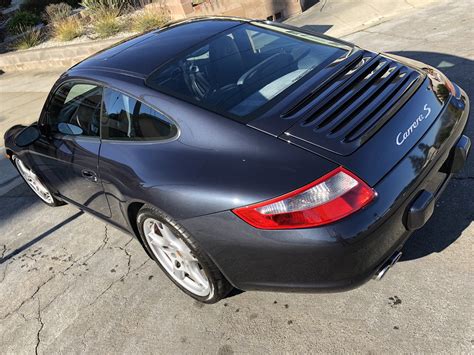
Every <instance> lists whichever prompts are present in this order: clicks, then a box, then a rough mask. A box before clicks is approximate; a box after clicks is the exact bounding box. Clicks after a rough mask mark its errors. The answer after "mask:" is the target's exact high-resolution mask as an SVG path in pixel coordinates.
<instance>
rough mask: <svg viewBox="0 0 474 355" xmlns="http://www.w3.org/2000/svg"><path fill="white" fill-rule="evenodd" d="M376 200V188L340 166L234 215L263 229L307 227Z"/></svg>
mask: <svg viewBox="0 0 474 355" xmlns="http://www.w3.org/2000/svg"><path fill="white" fill-rule="evenodd" d="M374 197H375V192H374V190H373V189H371V188H370V187H369V186H368V185H367V184H366V183H365V182H363V181H362V180H361V179H359V178H358V177H357V176H355V175H354V174H352V173H351V172H349V171H347V170H346V169H344V168H342V167H340V168H337V169H335V170H333V171H331V172H330V173H328V174H327V175H325V176H323V177H322V178H320V179H318V180H316V181H314V182H312V183H311V184H309V185H306V186H303V187H302V188H300V189H298V190H295V191H292V192H290V193H288V194H286V195H283V196H280V197H277V198H274V199H271V200H268V201H264V202H260V203H257V204H255V205H250V206H245V207H240V208H236V209H234V210H233V212H234V213H235V214H236V215H237V216H239V217H240V218H242V219H243V220H244V221H246V222H247V223H249V224H250V225H252V226H254V227H256V228H260V229H294V228H308V227H316V226H321V225H324V224H328V223H331V222H334V221H337V220H339V219H341V218H343V217H346V216H348V215H350V214H352V213H354V212H355V211H357V210H359V209H361V208H362V207H364V206H365V205H367V204H368V203H369V202H370V201H372V200H373V199H374Z"/></svg>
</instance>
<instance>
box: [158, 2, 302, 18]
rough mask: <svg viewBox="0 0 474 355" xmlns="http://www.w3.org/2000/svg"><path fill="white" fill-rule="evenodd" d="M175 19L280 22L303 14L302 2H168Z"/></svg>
mask: <svg viewBox="0 0 474 355" xmlns="http://www.w3.org/2000/svg"><path fill="white" fill-rule="evenodd" d="M166 6H167V7H168V9H169V11H170V13H171V16H172V17H173V19H180V18H184V17H193V16H204V15H222V16H238V17H247V18H255V19H272V20H280V19H284V18H288V17H290V16H292V15H295V14H298V13H300V12H301V5H300V0H167V1H166Z"/></svg>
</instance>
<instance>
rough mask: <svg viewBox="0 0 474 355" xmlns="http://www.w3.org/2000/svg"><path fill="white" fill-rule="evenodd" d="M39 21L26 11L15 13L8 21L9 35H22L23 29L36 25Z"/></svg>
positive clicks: (37, 17) (36, 16)
mask: <svg viewBox="0 0 474 355" xmlns="http://www.w3.org/2000/svg"><path fill="white" fill-rule="evenodd" d="M40 21H41V19H40V18H39V16H38V15H35V14H33V13H31V12H28V11H17V12H15V14H14V15H13V16H12V17H11V18H10V21H8V31H10V32H11V33H16V34H18V33H22V32H23V30H24V29H25V28H29V27H33V26H35V25H37V24H38V23H39V22H40Z"/></svg>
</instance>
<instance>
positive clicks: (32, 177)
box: [14, 157, 54, 204]
mask: <svg viewBox="0 0 474 355" xmlns="http://www.w3.org/2000/svg"><path fill="white" fill-rule="evenodd" d="M14 159H15V164H16V166H17V168H18V171H19V172H20V174H21V176H23V178H24V179H25V181H26V183H27V184H28V185H29V186H30V187H31V189H32V190H33V191H34V192H35V193H36V194H37V195H38V197H39V198H41V199H42V200H43V201H45V202H46V203H49V204H52V203H54V199H53V196H52V195H51V193H50V192H49V190H48V188H47V187H46V186H44V184H43V183H42V182H41V181H40V179H39V178H38V177H37V176H36V174H35V173H34V172H33V171H32V170H31V169H28V168H27V167H26V165H25V164H24V163H23V162H22V161H21V160H20V159H19V158H16V157H15V158H14Z"/></svg>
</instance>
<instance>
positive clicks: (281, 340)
mask: <svg viewBox="0 0 474 355" xmlns="http://www.w3.org/2000/svg"><path fill="white" fill-rule="evenodd" d="M473 7H474V4H473V2H472V1H451V2H448V3H444V4H442V5H439V6H432V7H429V8H426V9H424V10H419V11H416V12H411V13H408V14H406V15H405V16H403V17H399V18H398V19H395V20H390V21H388V22H385V23H382V24H379V25H377V26H374V27H371V28H369V29H367V30H364V31H362V32H358V33H355V34H352V35H350V36H349V37H347V38H346V39H347V40H350V41H354V42H355V43H357V44H359V45H362V46H366V47H368V48H371V49H374V50H378V51H388V52H392V53H397V54H399V55H404V56H408V57H411V58H415V59H418V60H422V61H425V62H428V63H430V64H432V65H434V66H436V67H439V68H441V69H442V70H444V71H445V72H446V73H447V74H448V76H449V77H450V78H451V79H453V80H454V81H456V82H457V83H459V84H460V85H461V86H462V87H463V88H464V89H465V90H466V91H467V92H468V94H469V95H470V96H471V97H472V98H474V87H473V73H474V65H473V59H474V43H473V38H474V33H473V26H472V22H473V20H474V18H473V13H474V12H473ZM308 21H309V20H308ZM55 76H57V72H55V73H22V74H14V75H13V74H4V75H2V76H0V87H1V90H2V91H1V93H0V100H1V101H0V102H1V103H0V122H6V121H7V120H8V121H9V122H12V121H15V122H16V119H17V120H25V121H28V120H32V119H33V116H34V113H35V112H38V107H39V106H38V105H40V102H39V101H40V100H39V99H37V96H35V95H29V94H27V93H28V92H34V91H35V92H37V93H38V96H39V95H40V94H41V92H43V95H44V94H45V92H47V89H45V88H47V87H48V85H50V83H52V81H54V78H55ZM22 85H23V87H24V88H25V89H22ZM32 88H33V89H32ZM13 89H14V91H12V90H13ZM15 90H16V92H18V93H19V94H18V95H14V94H12V93H10V94H8V93H7V92H15ZM7 97H8V101H9V100H12V99H15V98H16V100H18V101H17V103H16V104H12V103H10V104H6V100H5V99H6V98H7ZM21 97H23V99H21ZM35 99H36V100H35ZM15 105H16V106H15ZM471 114H472V112H471ZM28 115H29V116H28ZM467 134H468V135H469V136H470V137H471V138H474V119H472V120H471V122H470V123H469V126H468V128H467ZM473 160H474V155H473V156H471V158H470V160H469V161H468V166H467V168H466V169H465V170H464V172H462V173H461V174H459V175H458V176H457V177H455V178H454V179H453V180H452V182H451V183H450V185H449V186H448V188H447V190H446V191H445V193H444V195H443V197H442V198H441V200H440V201H439V203H438V205H437V209H436V211H435V213H434V215H433V217H432V219H431V220H430V221H429V222H428V224H427V225H426V226H425V228H423V229H422V230H420V231H418V232H416V233H415V234H414V235H413V237H412V238H411V239H410V241H409V242H408V244H407V245H406V247H405V248H404V257H403V259H402V261H401V262H399V263H398V264H397V265H396V266H395V268H394V269H393V270H392V271H390V272H389V273H388V275H387V276H386V277H385V278H384V279H383V280H382V281H381V282H370V283H368V284H366V285H364V286H363V287H361V288H359V289H356V290H353V291H350V292H347V293H339V294H284V293H263V292H244V293H235V294H233V295H232V297H230V298H228V299H226V300H224V301H221V302H220V303H218V304H216V305H202V304H199V303H196V302H194V301H192V300H191V299H190V298H188V297H187V296H185V295H184V294H182V293H181V292H180V291H179V290H178V289H177V288H176V287H174V286H173V285H172V283H171V282H170V281H168V279H167V278H166V277H165V276H164V275H163V274H162V273H161V271H160V270H159V269H158V267H157V266H156V265H154V264H153V262H151V261H149V260H148V258H147V256H146V255H145V252H144V251H143V250H142V249H141V246H140V245H139V243H138V242H137V241H136V240H134V239H133V238H131V237H130V236H129V235H126V234H124V233H122V232H120V231H118V230H115V229H114V228H112V227H111V226H107V225H105V224H104V223H103V222H101V221H98V220H96V219H94V218H93V217H91V216H89V215H86V214H83V213H81V212H79V211H78V210H76V209H75V208H73V207H70V206H64V207H60V208H56V209H51V208H49V207H47V206H45V205H44V204H42V203H41V202H40V201H39V200H38V199H37V198H36V197H35V196H34V195H33V194H32V193H31V192H30V191H29V190H28V188H27V187H26V185H25V184H24V183H21V182H20V180H18V179H16V178H15V175H14V172H13V171H12V170H11V168H10V167H9V166H8V165H7V164H5V163H6V162H5V161H0V181H1V182H0V194H1V196H0V236H1V237H0V344H1V345H0V346H1V348H0V352H1V353H15V354H19V353H32V352H35V351H36V352H37V353H57V352H63V353H80V352H88V353H99V352H100V353H115V352H117V353H170V352H171V353H177V352H183V353H217V354H232V353H281V352H297V353H306V352H325V353H328V352H331V353H333V352H364V353H381V352H389V353H394V352H396V353H407V352H410V353H411V352H425V353H432V352H436V353H439V352H444V353H461V352H464V353H472V352H473V350H474V347H473V344H474V316H473V315H474V301H473V299H474V297H473V296H474V287H473V286H474V279H473V266H474V262H473V259H472V257H473V253H472V252H473V237H474V223H473V221H474V162H473ZM223 232H224V231H223Z"/></svg>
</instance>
